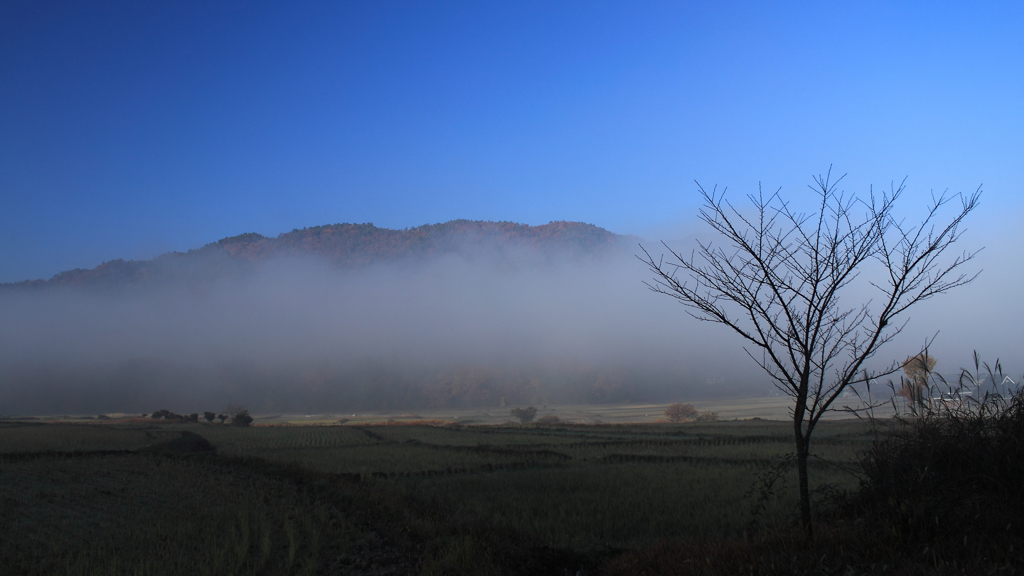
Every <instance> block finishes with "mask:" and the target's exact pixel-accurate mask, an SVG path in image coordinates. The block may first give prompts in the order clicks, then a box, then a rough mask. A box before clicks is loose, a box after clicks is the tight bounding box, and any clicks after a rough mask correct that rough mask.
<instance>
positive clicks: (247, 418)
mask: <svg viewBox="0 0 1024 576" xmlns="http://www.w3.org/2000/svg"><path fill="white" fill-rule="evenodd" d="M231 423H232V424H233V425H235V426H248V425H249V424H252V416H251V415H250V414H249V411H248V410H246V409H245V408H242V409H241V410H238V411H237V412H235V413H234V414H232V415H231Z"/></svg>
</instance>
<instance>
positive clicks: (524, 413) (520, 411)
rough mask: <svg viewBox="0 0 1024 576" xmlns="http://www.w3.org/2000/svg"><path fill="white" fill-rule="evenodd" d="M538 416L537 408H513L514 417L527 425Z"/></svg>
mask: <svg viewBox="0 0 1024 576" xmlns="http://www.w3.org/2000/svg"><path fill="white" fill-rule="evenodd" d="M535 416H537V407H536V406H527V407H526V408H513V409H512V417H513V418H516V419H518V420H519V422H521V423H523V424H526V423H528V422H533V418H534V417H535Z"/></svg>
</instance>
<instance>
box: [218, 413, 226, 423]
mask: <svg viewBox="0 0 1024 576" xmlns="http://www.w3.org/2000/svg"><path fill="white" fill-rule="evenodd" d="M217 419H218V420H220V423H221V424H223V423H224V421H225V420H227V419H228V415H227V414H217Z"/></svg>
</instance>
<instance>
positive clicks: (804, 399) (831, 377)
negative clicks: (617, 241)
mask: <svg viewBox="0 0 1024 576" xmlns="http://www.w3.org/2000/svg"><path fill="white" fill-rule="evenodd" d="M841 180H842V177H840V178H839V179H837V180H835V181H834V182H833V181H832V180H831V168H830V169H829V172H828V173H827V174H826V175H825V176H821V175H819V176H817V177H815V178H814V185H812V186H810V188H811V189H812V190H813V191H814V192H815V199H816V202H815V208H816V211H815V212H813V213H802V212H798V211H796V210H795V209H794V208H793V207H792V206H791V205H790V203H789V202H787V201H785V200H783V198H782V197H781V196H780V194H779V191H776V192H775V193H774V194H770V195H765V194H764V193H763V192H761V191H760V187H759V190H758V193H757V194H756V195H753V194H751V195H748V198H749V199H750V201H751V203H752V204H753V210H752V211H751V212H747V213H743V212H741V211H739V210H738V209H736V208H735V207H733V205H732V204H730V203H729V202H727V201H726V200H725V191H724V190H723V191H722V193H721V194H719V193H717V192H716V190H714V189H712V190H711V191H710V192H708V191H707V190H705V189H704V188H702V187H701V186H700V184H699V183H698V184H697V186H698V189H699V191H700V193H701V195H702V196H703V199H704V205H703V207H702V208H701V210H700V218H701V220H703V221H704V222H705V223H707V224H708V225H709V226H711V228H712V229H713V230H714V231H715V232H717V233H718V234H719V235H721V236H722V237H723V238H724V240H725V241H726V244H727V245H728V247H727V248H721V247H717V246H714V245H713V244H712V243H710V242H708V243H704V242H698V248H697V249H696V250H695V251H694V253H692V254H691V255H690V257H689V258H687V257H684V256H683V255H682V254H680V253H678V252H675V251H673V250H672V249H671V248H670V247H669V246H668V245H665V244H664V243H662V244H663V245H664V246H665V249H667V250H668V251H669V252H670V253H671V257H670V260H671V261H670V262H666V261H665V259H664V256H662V257H661V258H659V259H658V260H655V259H654V258H653V257H652V256H651V255H650V253H648V251H647V250H646V249H644V248H643V247H642V246H641V250H643V253H644V255H643V256H640V259H641V260H642V261H643V262H644V263H646V264H647V265H648V266H649V268H650V270H651V271H652V272H653V273H654V279H653V281H652V282H651V283H648V284H647V285H648V287H649V288H650V289H651V290H653V291H655V292H658V293H661V294H666V295H668V296H671V297H673V298H675V299H676V300H677V301H678V302H680V303H681V304H683V305H684V306H686V307H687V312H688V313H689V314H690V315H691V316H693V317H694V318H696V319H698V320H702V321H706V322H714V323H718V324H724V325H726V326H728V327H729V328H731V329H732V330H733V331H735V332H736V333H737V334H739V335H740V336H741V337H742V338H743V339H744V340H746V342H747V346H746V347H745V348H744V350H745V351H746V352H747V354H748V355H749V356H750V357H751V358H752V359H753V360H754V361H755V362H756V363H757V364H758V365H759V366H760V367H761V368H762V369H763V370H764V371H765V372H766V373H767V374H768V376H770V377H771V379H772V382H773V384H774V385H775V386H776V387H777V388H778V389H779V390H780V391H781V392H784V393H785V394H787V395H789V396H790V397H791V398H792V399H793V410H792V419H793V435H794V441H795V444H796V461H797V473H798V476H799V483H800V518H801V522H802V524H803V527H804V529H805V531H806V532H807V534H808V535H809V536H810V535H813V527H812V522H811V501H810V490H809V487H808V480H807V459H808V455H809V454H810V443H811V436H812V433H813V432H814V428H815V426H817V424H818V422H819V420H820V419H821V417H822V416H823V415H824V414H825V413H826V412H828V411H829V410H830V409H832V405H833V403H834V402H835V401H836V399H837V398H839V396H840V394H842V392H843V391H844V390H845V389H846V388H847V387H848V386H851V385H854V384H857V383H861V382H868V381H870V380H871V379H872V378H876V377H879V376H883V375H887V374H892V373H894V372H896V371H898V370H899V366H900V365H899V364H898V363H896V362H893V363H892V364H891V365H890V367H889V368H888V369H887V370H880V371H875V372H871V371H869V370H868V369H867V366H866V365H865V363H866V361H867V360H868V359H869V358H871V357H872V356H873V355H874V354H875V353H876V352H877V351H878V349H879V347H881V346H882V345H884V344H886V343H887V342H889V341H891V340H892V339H893V338H894V337H895V336H896V335H897V334H898V333H899V332H900V331H901V330H902V329H903V327H904V326H906V322H905V321H903V322H902V324H896V323H894V321H897V320H901V319H902V318H901V317H902V316H903V315H904V313H905V312H906V311H907V310H908V309H909V308H910V307H911V306H913V305H915V304H917V303H918V302H921V301H923V300H927V299H928V298H931V297H932V296H934V295H936V294H940V293H943V292H946V291H948V290H950V289H952V288H956V287H958V286H962V285H964V284H967V283H968V282H970V281H971V280H973V279H974V278H975V277H976V276H977V274H974V275H966V274H963V273H961V272H960V269H961V267H962V266H963V264H965V263H966V262H968V261H970V260H971V259H972V258H974V256H975V255H976V254H977V252H972V253H968V252H963V253H960V254H958V255H956V256H953V257H951V258H950V259H948V260H947V259H943V258H942V256H943V255H944V253H945V252H946V251H947V249H948V248H949V247H950V246H951V245H952V244H954V243H955V242H956V241H957V240H958V239H959V238H960V235H961V233H962V232H961V231H960V225H961V223H962V221H963V219H964V218H965V217H966V216H967V214H968V213H970V212H971V211H972V210H974V209H975V208H976V207H977V205H978V200H979V198H980V194H981V189H980V188H979V189H978V191H976V192H975V193H974V194H972V195H969V196H965V195H963V194H960V195H957V196H946V195H945V194H943V195H941V196H939V197H935V196H934V195H933V197H932V202H931V203H930V204H929V206H928V209H927V211H926V213H925V216H924V219H923V220H922V221H921V222H920V224H918V225H916V226H908V225H906V224H905V223H904V222H903V221H902V220H900V219H897V218H896V217H895V216H894V214H893V208H894V206H895V204H896V202H897V200H899V198H900V196H901V195H902V193H903V191H904V184H903V183H901V184H900V186H899V187H898V188H890V190H889V192H887V193H883V194H882V195H881V197H877V196H876V195H875V194H874V191H873V190H872V192H871V194H870V195H869V197H868V198H867V199H866V200H861V199H858V198H857V197H856V196H853V195H847V194H846V193H844V192H841V191H837V189H836V187H837V185H838V184H839V182H840V181H841ZM904 182H905V180H904ZM953 198H958V199H959V200H960V201H961V206H960V208H959V211H958V212H957V213H956V215H955V216H954V217H953V218H952V219H951V220H949V221H944V222H942V223H940V222H939V220H940V219H941V215H940V212H941V209H942V208H943V206H945V205H946V204H947V203H949V201H950V200H952V199H953ZM861 211H862V212H861ZM872 263H875V264H878V265H879V266H878V267H877V269H876V270H875V271H876V272H878V274H877V276H875V275H872V276H871V277H869V278H868V281H869V284H870V286H872V287H873V288H874V289H875V291H876V299H871V300H868V301H867V302H861V303H858V304H857V305H855V306H853V307H849V308H847V307H844V306H845V305H847V304H846V302H845V300H843V301H841V300H842V297H844V295H846V294H849V293H850V292H851V290H850V289H851V287H852V286H851V285H852V284H853V282H854V281H855V280H856V279H857V278H858V276H859V274H860V273H861V272H862V271H865V270H868V269H869V266H870V265H871V264H872Z"/></svg>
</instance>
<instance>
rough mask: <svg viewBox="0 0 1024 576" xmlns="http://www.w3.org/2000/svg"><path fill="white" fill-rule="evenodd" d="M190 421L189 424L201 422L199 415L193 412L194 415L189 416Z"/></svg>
mask: <svg viewBox="0 0 1024 576" xmlns="http://www.w3.org/2000/svg"><path fill="white" fill-rule="evenodd" d="M188 421H189V422H199V413H198V412H193V413H191V414H189V415H188Z"/></svg>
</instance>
